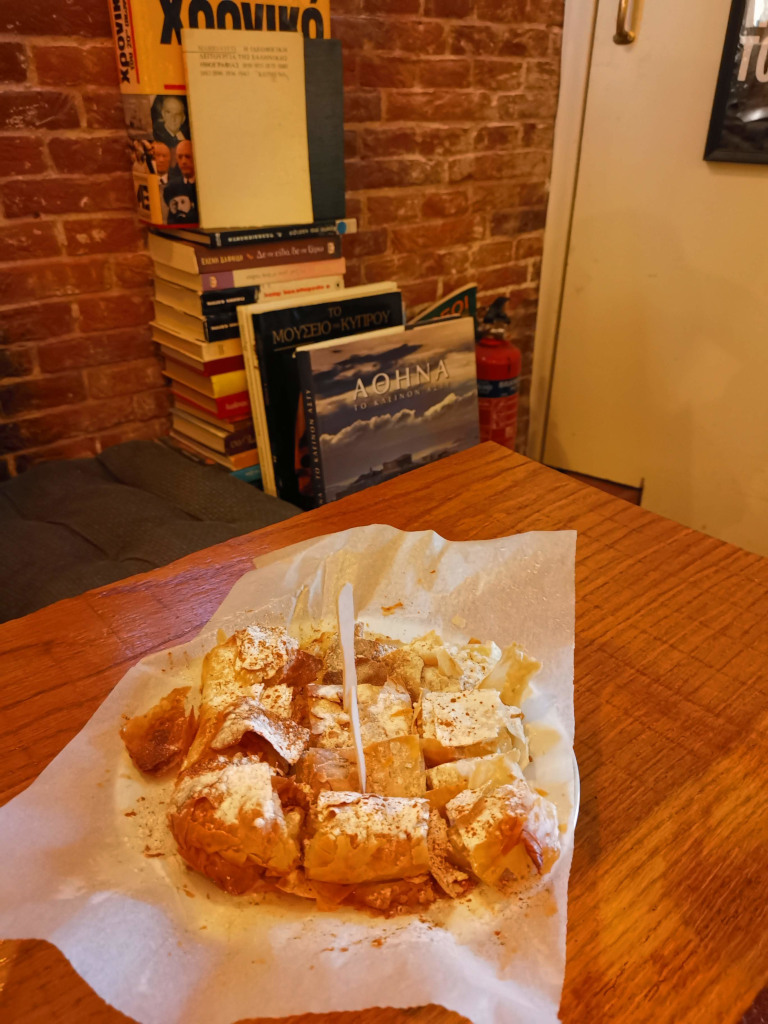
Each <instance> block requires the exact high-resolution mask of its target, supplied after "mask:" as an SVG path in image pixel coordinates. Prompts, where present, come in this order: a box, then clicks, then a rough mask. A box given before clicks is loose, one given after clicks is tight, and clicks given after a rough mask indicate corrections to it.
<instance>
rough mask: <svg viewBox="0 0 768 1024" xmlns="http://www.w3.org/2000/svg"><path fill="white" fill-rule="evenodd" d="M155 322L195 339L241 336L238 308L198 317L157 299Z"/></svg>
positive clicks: (208, 340)
mask: <svg viewBox="0 0 768 1024" xmlns="http://www.w3.org/2000/svg"><path fill="white" fill-rule="evenodd" d="M155 323H157V324H159V325H160V326H161V327H165V328H167V329H168V330H171V331H175V332H176V333H177V334H181V335H183V336H184V337H187V338H190V339H191V340H193V341H203V342H211V341H227V340H231V339H232V338H239V337H240V328H239V326H238V323H237V312H236V310H232V311H231V312H228V313H211V314H210V315H208V316H201V317H198V316H193V315H192V314H191V313H184V312H183V311H181V310H178V309H175V308H174V307H173V306H168V305H166V303H164V302H158V300H157V299H155Z"/></svg>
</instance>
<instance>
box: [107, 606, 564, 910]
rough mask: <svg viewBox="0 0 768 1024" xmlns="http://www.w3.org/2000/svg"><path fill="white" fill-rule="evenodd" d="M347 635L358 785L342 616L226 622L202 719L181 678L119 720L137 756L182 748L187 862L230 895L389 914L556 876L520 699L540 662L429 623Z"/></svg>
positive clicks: (553, 834)
mask: <svg viewBox="0 0 768 1024" xmlns="http://www.w3.org/2000/svg"><path fill="white" fill-rule="evenodd" d="M354 646H355V668H356V675H357V700H358V712H359V721H360V736H361V740H362V751H363V755H364V758H365V768H366V772H365V774H366V792H365V793H362V792H361V787H360V773H359V772H358V765H357V760H356V754H355V746H354V743H355V740H354V737H353V735H352V729H351V725H350V718H349V714H348V712H347V711H346V710H345V707H344V700H343V692H342V691H343V686H342V679H343V675H342V654H341V649H340V645H339V641H338V636H337V635H336V633H335V632H333V631H329V630H325V631H321V630H317V631H315V632H313V633H311V634H310V635H309V638H308V639H305V640H304V641H303V642H302V643H299V641H298V640H297V639H296V638H294V637H292V636H291V635H290V634H289V633H288V632H287V631H286V630H285V629H283V628H281V627H275V626H271V627H267V626H262V625H259V624H253V625H252V626H249V627H247V628H246V629H243V630H239V631H238V632H236V633H234V634H233V635H232V636H230V637H224V636H222V637H221V638H220V642H219V643H218V644H217V645H216V646H215V647H213V648H212V649H211V650H210V651H209V652H208V654H207V655H206V656H205V658H204V660H203V667H202V678H201V693H200V701H199V709H198V713H197V716H195V715H194V714H193V713H190V712H189V711H187V709H186V704H187V702H188V697H187V695H186V693H182V691H174V692H173V693H172V694H169V696H168V697H167V698H164V700H163V701H161V702H160V703H159V704H158V705H157V706H156V708H154V709H152V711H150V712H149V713H147V715H144V716H137V717H136V718H135V719H131V721H129V722H128V723H127V724H126V726H124V728H123V730H122V734H123V736H124V739H125V741H126V745H127V746H128V749H129V752H130V753H131V756H132V757H133V759H134V761H135V762H136V764H137V765H138V767H140V768H141V769H142V770H145V771H157V770H159V769H158V768H157V767H156V766H157V765H165V766H166V767H167V766H168V765H170V764H171V763H172V762H173V761H174V760H175V761H176V762H177V763H178V761H179V760H180V759H182V758H183V760H182V761H181V765H180V768H179V770H178V775H177V777H176V781H175V784H174V789H173V793H172V796H171V801H170V812H169V816H168V820H169V826H170V829H171V832H172V834H173V836H174V838H175V840H176V843H177V846H178V849H179V853H180V854H181V856H182V857H183V859H184V860H185V861H186V863H187V864H188V865H189V866H190V867H191V868H193V869H194V870H196V871H198V872H200V873H201V874H203V875H205V876H206V877H208V878H209V879H211V881H213V882H215V883H216V884H217V885H218V886H219V887H221V888H222V889H224V890H226V891H227V892H230V893H235V894H240V893H247V892H260V891H280V892H284V893H290V894H291V895H294V896H299V897H302V898H305V899H310V900H314V901H315V902H316V905H317V907H318V908H320V909H329V908H332V907H337V906H340V905H344V906H357V907H362V908H367V909H373V910H376V911H381V912H384V913H388V914H393V913H405V912H413V911H417V910H419V909H422V908H423V907H425V906H428V905H429V904H430V903H433V902H434V901H435V900H438V899H441V898H453V899H455V898H458V897H460V896H462V895H464V894H465V893H467V892H468V891H470V890H471V888H472V887H473V886H475V885H477V884H478V883H486V884H488V885H493V886H497V887H500V888H502V890H503V889H504V887H505V886H506V885H507V884H508V883H509V881H510V880H512V879H527V878H528V877H529V876H536V875H542V874H546V873H547V872H548V871H549V870H550V869H551V868H552V865H553V864H554V863H555V861H556V860H557V857H558V855H559V851H560V830H559V826H558V821H557V813H556V810H555V807H554V806H553V805H552V804H551V803H550V802H549V801H548V800H547V799H546V798H545V797H543V796H542V795H540V794H539V793H537V792H535V791H534V790H532V789H531V787H530V786H529V785H528V782H527V781H526V779H525V774H524V771H525V768H526V765H527V764H528V763H529V752H528V742H527V737H526V733H525V728H524V724H523V714H522V711H521V710H520V707H519V705H520V703H521V702H522V700H523V697H524V694H525V690H526V688H527V686H528V683H529V682H530V679H531V677H532V676H533V675H534V674H535V672H536V671H538V669H539V668H540V665H539V663H538V662H537V661H536V660H535V659H533V658H531V657H530V656H529V655H528V654H526V652H525V651H523V650H522V648H520V647H518V646H517V645H512V646H510V647H508V648H506V649H505V650H503V651H502V650H501V649H500V648H499V647H498V646H497V645H496V644H495V643H492V642H489V643H485V642H480V641H477V640H470V641H469V642H468V643H466V644H463V645H462V644H447V643H444V642H443V641H442V640H441V638H440V637H439V636H438V635H437V634H436V633H434V632H432V633H428V634H426V635H425V636H422V637H419V638H417V639H416V640H414V641H412V642H410V643H403V642H400V641H397V640H394V639H391V638H390V637H382V636H373V635H364V634H363V632H362V630H361V629H360V628H359V627H358V628H356V633H355V641H354ZM182 712H183V714H182ZM164 737H165V738H164ZM147 752H149V753H147Z"/></svg>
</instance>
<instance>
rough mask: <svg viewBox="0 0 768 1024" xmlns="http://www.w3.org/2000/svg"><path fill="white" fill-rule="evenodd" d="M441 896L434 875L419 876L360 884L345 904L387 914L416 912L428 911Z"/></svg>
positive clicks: (388, 915) (349, 895) (355, 887)
mask: <svg viewBox="0 0 768 1024" xmlns="http://www.w3.org/2000/svg"><path fill="white" fill-rule="evenodd" d="M439 896H440V890H439V889H438V887H437V886H436V885H435V882H434V881H433V880H432V878H431V877H430V875H427V874H424V875H416V876H414V877H409V878H399V879H396V880H394V881H387V882H364V883H363V884H362V885H356V886H354V887H353V888H352V891H351V892H350V893H349V894H348V895H347V896H346V898H345V899H344V906H350V907H365V908H367V909H369V910H375V911H377V912H378V913H380V914H384V915H385V916H386V917H393V916H395V915H396V914H415V913H418V911H420V910H426V908H427V907H429V906H430V904H432V903H434V902H435V900H437V899H438V898H439Z"/></svg>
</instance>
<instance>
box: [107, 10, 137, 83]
mask: <svg viewBox="0 0 768 1024" xmlns="http://www.w3.org/2000/svg"><path fill="white" fill-rule="evenodd" d="M109 14H110V21H111V24H112V39H113V41H114V44H115V56H116V57H117V72H118V75H119V76H120V91H121V92H133V91H134V90H135V89H137V88H138V86H139V81H140V76H139V68H138V60H137V54H136V37H135V34H134V31H133V20H132V18H131V11H130V7H129V4H128V0H111V3H110V5H109Z"/></svg>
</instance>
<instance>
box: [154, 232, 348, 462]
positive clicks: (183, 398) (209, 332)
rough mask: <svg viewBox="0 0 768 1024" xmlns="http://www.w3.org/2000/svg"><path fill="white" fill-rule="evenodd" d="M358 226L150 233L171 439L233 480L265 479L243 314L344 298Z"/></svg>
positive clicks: (156, 331) (157, 332)
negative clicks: (351, 235) (347, 254)
mask: <svg viewBox="0 0 768 1024" xmlns="http://www.w3.org/2000/svg"><path fill="white" fill-rule="evenodd" d="M356 229H357V224H356V222H355V221H354V220H346V221H328V222H319V223H313V224H305V225H295V226H284V227H274V228H269V229H243V230H231V231H202V230H200V229H196V230H188V231H185V232H184V233H183V235H182V234H181V232H178V231H175V232H167V233H166V232H165V231H163V229H162V228H151V229H150V235H149V251H150V255H151V256H152V260H153V265H154V272H155V317H154V320H153V322H152V331H153V338H154V340H155V341H156V342H157V344H158V345H159V347H160V352H161V354H162V357H163V365H164V372H165V374H166V376H167V377H168V379H169V382H170V387H171V393H172V411H171V420H172V428H171V437H173V438H174V440H175V441H176V443H177V444H178V446H179V447H181V448H183V449H185V450H187V451H188V452H190V453H194V454H196V455H197V456H200V457H202V458H204V459H207V460H208V461H211V462H218V463H220V464H221V465H223V466H225V467H226V468H227V469H229V470H230V472H233V473H237V475H238V476H240V477H243V478H244V479H247V480H251V481H255V480H259V479H260V477H261V470H260V467H259V457H258V450H257V445H256V435H255V432H254V426H253V420H252V416H251V407H250V402H249V397H248V385H247V380H246V373H245V364H244V360H243V348H242V341H241V338H240V327H239V322H238V315H237V310H238V307H239V306H242V305H246V304H259V303H262V302H274V301H277V300H280V301H285V302H288V303H292V302H296V303H300V302H302V301H304V300H305V299H307V298H312V297H315V296H318V295H329V294H330V293H333V292H336V291H338V290H340V289H341V288H343V285H344V276H343V275H344V269H345V262H344V258H343V257H342V256H341V236H342V234H344V233H345V232H348V231H355V230H356Z"/></svg>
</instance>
